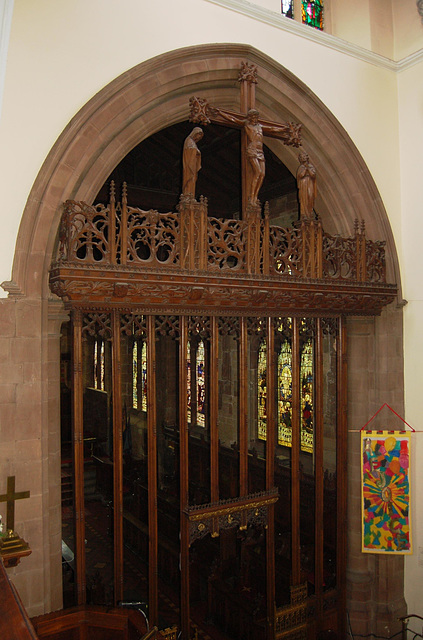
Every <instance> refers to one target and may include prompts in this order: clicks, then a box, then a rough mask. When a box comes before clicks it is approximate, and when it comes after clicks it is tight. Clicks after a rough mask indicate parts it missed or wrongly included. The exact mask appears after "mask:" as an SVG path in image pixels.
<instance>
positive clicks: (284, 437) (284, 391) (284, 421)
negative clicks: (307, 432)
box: [278, 338, 292, 447]
mask: <svg viewBox="0 0 423 640" xmlns="http://www.w3.org/2000/svg"><path fill="white" fill-rule="evenodd" d="M278 443H279V444H280V445H283V446H285V447H290V446H291V445H292V347H291V343H290V341H289V340H288V339H286V338H285V340H284V341H283V343H282V345H281V347H280V350H279V354H278Z"/></svg>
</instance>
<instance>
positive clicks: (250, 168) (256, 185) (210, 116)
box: [190, 62, 301, 219]
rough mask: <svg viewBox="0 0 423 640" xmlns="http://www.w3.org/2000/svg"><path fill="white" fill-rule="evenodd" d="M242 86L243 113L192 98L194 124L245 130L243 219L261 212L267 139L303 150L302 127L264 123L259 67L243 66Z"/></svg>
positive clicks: (241, 72)
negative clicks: (259, 97) (258, 94)
mask: <svg viewBox="0 0 423 640" xmlns="http://www.w3.org/2000/svg"><path fill="white" fill-rule="evenodd" d="M238 80H239V82H240V83H241V112H240V113H237V112H236V111H230V110H228V109H219V108H218V107H213V106H212V105H210V104H209V103H208V101H207V100H206V99H205V98H198V97H196V96H193V97H192V98H190V109H191V112H190V121H191V122H194V123H197V124H202V125H207V124H210V123H211V122H213V123H215V124H222V125H226V126H229V127H235V128H237V129H241V166H242V217H243V218H244V219H246V218H247V215H248V212H249V211H251V210H252V211H254V212H257V209H260V203H259V200H258V193H259V191H260V187H261V185H262V184H263V180H264V175H265V159H264V154H263V136H269V137H271V138H277V139H279V140H282V141H283V143H284V144H285V145H287V146H293V147H300V146H301V125H300V124H295V123H293V122H285V123H277V122H271V121H269V120H263V119H262V118H260V116H259V112H258V111H257V109H256V106H255V103H256V99H255V86H256V84H257V67H256V66H255V65H252V64H248V62H243V63H242V65H241V71H240V74H239V77H238Z"/></svg>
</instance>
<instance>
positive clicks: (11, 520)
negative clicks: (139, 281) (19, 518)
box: [0, 476, 30, 531]
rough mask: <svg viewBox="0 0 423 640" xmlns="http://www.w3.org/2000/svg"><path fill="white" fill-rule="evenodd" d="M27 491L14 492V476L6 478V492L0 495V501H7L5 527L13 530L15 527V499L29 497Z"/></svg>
mask: <svg viewBox="0 0 423 640" xmlns="http://www.w3.org/2000/svg"><path fill="white" fill-rule="evenodd" d="M29 496H30V492H29V491H20V492H18V493H15V476H9V477H8V478H7V493H3V494H2V495H0V502H6V503H7V515H6V529H7V530H8V531H9V530H11V531H13V530H14V528H15V501H16V500H23V499H24V498H29Z"/></svg>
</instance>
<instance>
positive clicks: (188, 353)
mask: <svg viewBox="0 0 423 640" xmlns="http://www.w3.org/2000/svg"><path fill="white" fill-rule="evenodd" d="M191 375H192V372H191V344H190V343H189V342H188V344H187V423H188V424H191V401H192V397H191Z"/></svg>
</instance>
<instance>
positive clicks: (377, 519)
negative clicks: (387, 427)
mask: <svg viewBox="0 0 423 640" xmlns="http://www.w3.org/2000/svg"><path fill="white" fill-rule="evenodd" d="M361 453H362V464H361V485H362V486H361V504H362V551H363V552H368V553H396V554H410V553H412V547H411V523H410V483H409V477H410V435H409V434H408V433H404V432H399V431H398V432H394V433H392V432H389V433H388V432H387V431H384V432H380V431H379V432H376V431H372V432H369V431H362V432H361Z"/></svg>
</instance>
